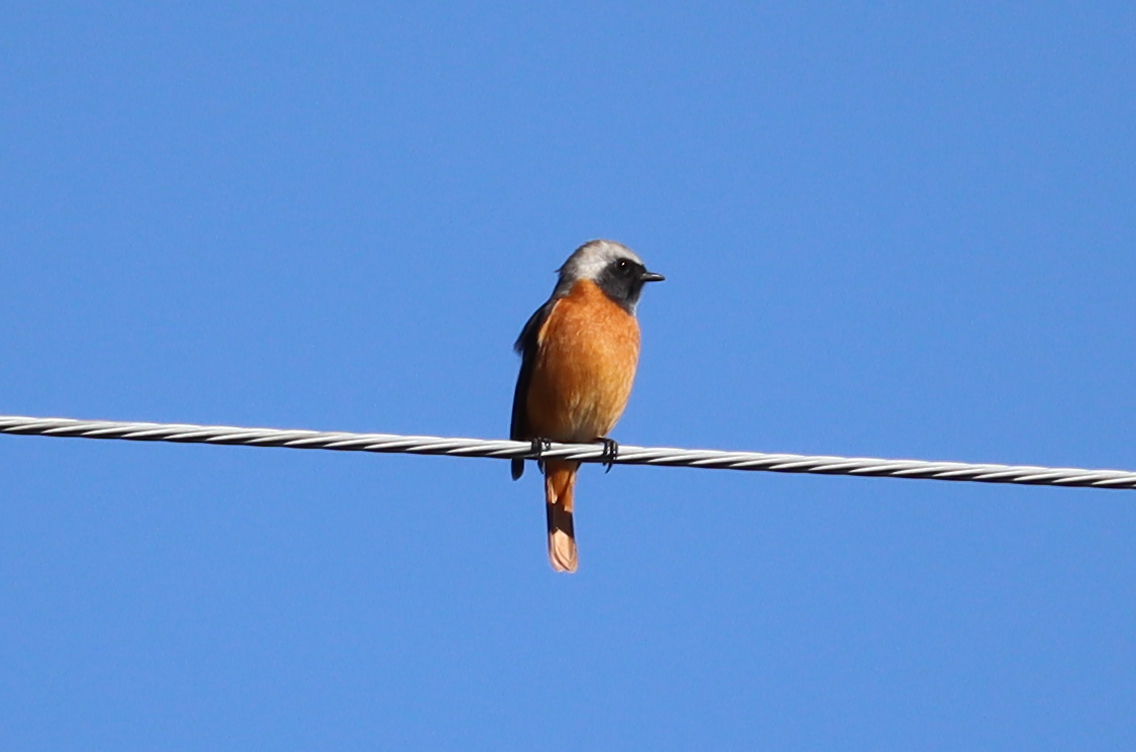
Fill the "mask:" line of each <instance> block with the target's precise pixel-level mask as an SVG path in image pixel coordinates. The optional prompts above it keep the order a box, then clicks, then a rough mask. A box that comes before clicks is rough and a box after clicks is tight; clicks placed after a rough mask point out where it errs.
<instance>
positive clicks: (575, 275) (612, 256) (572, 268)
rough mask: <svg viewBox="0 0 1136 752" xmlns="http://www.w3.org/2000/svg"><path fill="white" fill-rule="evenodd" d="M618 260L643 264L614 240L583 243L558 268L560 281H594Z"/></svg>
mask: <svg viewBox="0 0 1136 752" xmlns="http://www.w3.org/2000/svg"><path fill="white" fill-rule="evenodd" d="M620 259H627V260H628V261H634V262H635V263H636V264H642V263H643V261H642V259H640V258H639V257H638V256H636V255H635V254H634V253H633V252H632V250H631V249H630V248H628V247H627V246H625V245H621V244H620V243H616V242H615V241H614V240H592V241H590V242H587V243H584V244H583V245H582V246H580V247H579V248H577V249H576V252H575V253H573V254H572V255H571V256H569V257H568V260H567V261H565V262H564V266H562V267H560V279H561V280H563V281H573V282H574V281H576V280H579V279H592V280H594V279H596V278H597V277H599V275H600V273H601V272H602V271H603V270H604V269H606V268H607V267H608V265H609V264H611V262H613V261H619V260H620Z"/></svg>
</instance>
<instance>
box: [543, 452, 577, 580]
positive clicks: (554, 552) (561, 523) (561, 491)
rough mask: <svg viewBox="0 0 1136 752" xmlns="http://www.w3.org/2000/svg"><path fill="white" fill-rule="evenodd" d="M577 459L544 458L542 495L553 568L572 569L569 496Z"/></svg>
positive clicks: (573, 544)
mask: <svg viewBox="0 0 1136 752" xmlns="http://www.w3.org/2000/svg"><path fill="white" fill-rule="evenodd" d="M579 467H580V463H579V462H561V461H558V460H545V462H544V498H545V501H547V502H548V507H547V509H548V559H549V561H551V562H552V568H553V569H555V570H556V571H557V572H575V571H576V531H575V530H574V529H573V527H572V496H573V494H574V492H575V490H576V471H577V470H578V469H579Z"/></svg>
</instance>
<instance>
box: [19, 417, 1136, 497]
mask: <svg viewBox="0 0 1136 752" xmlns="http://www.w3.org/2000/svg"><path fill="white" fill-rule="evenodd" d="M0 433H10V434H33V435H38V436H64V437H74V438H83V439H124V440H127V441H169V442H175V443H183V444H184V443H189V444H241V445H245V446H262V447H284V448H287V449H332V450H337V451H348V452H377V453H405V454H444V455H452V456H457V457H492V458H497V459H513V458H517V457H524V458H528V459H536V458H537V454H538V453H537V452H534V450H533V445H532V444H531V443H529V442H526V441H506V440H503V439H493V440H487V439H463V438H441V437H437V436H400V435H396V434H385V433H347V432H343V431H305V430H280V429H277V428H238V427H235V426H200V425H194V424H188V423H136V422H119V421H108V420H72V419H70V418H27V417H22V416H17V415H0ZM539 456H540V457H543V458H545V459H566V460H578V461H580V462H606V461H607V458H606V457H605V455H604V449H603V447H602V445H599V444H556V443H553V444H550V445H548V446H546V447H544V448H542V449H541V450H540V451H539ZM614 462H615V464H617V465H666V466H668V467H702V468H710V469H713V470H764V471H768V472H774V473H814V474H820V475H863V476H872V477H888V478H920V479H927V480H956V481H975V482H980V483H1018V484H1024V485H1038V486H1083V487H1091V488H1123V489H1133V488H1136V472H1128V471H1124V470H1081V469H1077V468H1067V467H1060V468H1058V467H1035V466H1032V465H990V464H983V465H976V464H970V463H965V462H927V461H924V460H885V459H876V458H873V457H828V456H816V455H803V454H764V453H762V452H722V451H716V450H711V449H670V448H666V447H638V446H627V445H622V444H621V445H620V446H619V454H618V456H617V457H616V458H615V460H614Z"/></svg>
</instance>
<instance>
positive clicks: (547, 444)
mask: <svg viewBox="0 0 1136 752" xmlns="http://www.w3.org/2000/svg"><path fill="white" fill-rule="evenodd" d="M551 448H552V442H551V441H549V440H548V439H533V440H532V455H531V456H532V458H533V459H534V460H536V464H537V467H539V468H540V471H541V472H544V459H543V457H544V453H545V452H546V451H548V450H549V449H551Z"/></svg>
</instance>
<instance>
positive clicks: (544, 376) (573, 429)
mask: <svg viewBox="0 0 1136 752" xmlns="http://www.w3.org/2000/svg"><path fill="white" fill-rule="evenodd" d="M537 345H538V346H537V357H536V363H535V364H534V367H533V375H532V381H531V382H530V384H529V391H528V402H527V405H526V407H527V412H528V419H529V427H530V428H531V429H532V432H533V435H534V436H537V437H540V438H545V439H553V440H555V441H579V442H586V441H593V440H594V439H597V438H600V437H604V436H607V435H608V433H609V432H610V431H611V429H612V428H614V427H615V424H616V422H617V421H618V420H619V417H620V416H621V415H622V414H623V409H624V408H625V407H626V406H627V398H628V397H629V396H630V395H631V385H632V383H633V382H634V381H635V369H636V367H637V366H638V364H639V324H638V322H636V320H635V317H634V316H632V315H631V314H629V313H628V312H627V311H625V310H623V309H622V308H621V307H619V305H617V304H616V303H615V302H613V301H612V300H611V299H610V298H608V297H607V295H605V294H604V293H603V291H602V290H600V289H599V287H597V286H596V285H595V283H594V282H591V281H588V280H583V281H580V282H577V283H576V285H575V286H574V287H573V288H572V291H571V292H570V293H569V294H568V295H567V296H565V297H563V298H561V299H559V300H558V301H557V302H556V305H555V307H554V308H553V310H552V312H551V313H550V314H549V316H548V319H547V320H546V321H545V323H544V326H543V327H542V328H541V331H540V332H539V334H538V335H537Z"/></svg>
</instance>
